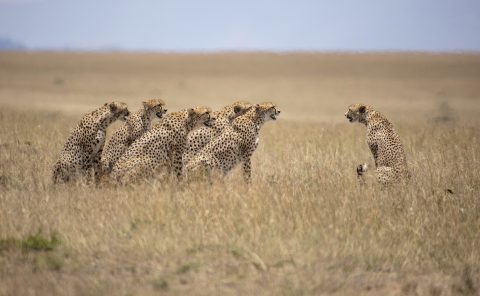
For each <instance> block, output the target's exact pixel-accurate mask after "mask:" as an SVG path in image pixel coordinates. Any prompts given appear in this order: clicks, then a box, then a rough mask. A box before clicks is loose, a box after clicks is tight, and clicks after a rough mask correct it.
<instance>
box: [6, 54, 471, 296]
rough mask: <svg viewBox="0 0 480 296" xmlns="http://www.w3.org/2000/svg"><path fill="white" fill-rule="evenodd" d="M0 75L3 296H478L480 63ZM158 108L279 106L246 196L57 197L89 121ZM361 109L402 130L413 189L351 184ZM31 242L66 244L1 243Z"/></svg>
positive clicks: (53, 59) (187, 61) (73, 192)
mask: <svg viewBox="0 0 480 296" xmlns="http://www.w3.org/2000/svg"><path fill="white" fill-rule="evenodd" d="M0 65H1V66H0V240H1V241H3V242H4V243H3V245H2V243H0V279H1V280H0V295H12V294H14V295H26V294H38V295H47V294H48V295H55V294H79V295H104V294H110V295H112V294H114V295H129V294H130V295H131V294H134V295H149V294H158V293H161V294H174V295H176V294H202V295H212V294H240V295H246V294H247V295H248V294H270V295H282V294H283V295H299V294H307V295H309V294H337V295H345V294H349V295H358V294H373V295H386V294H397V295H400V294H408V295H412V294H415V293H416V294H419V295H457V294H465V295H469V294H470V295H475V293H479V291H480V245H479V244H480V233H479V231H478V230H479V229H480V201H479V192H480V150H479V148H478V147H480V132H479V123H480V120H479V119H478V116H477V114H478V112H479V111H480V107H479V106H480V104H479V98H480V71H479V70H478V69H480V67H479V66H480V57H479V56H476V55H470V56H468V55H428V54H377V55H373V54H372V55H370V54H365V55H348V54H342V55H341V54H288V55H272V54H221V55H173V54H172V55H154V54H59V53H57V54H47V53H41V54H37V53H35V54H12V53H2V54H0ZM149 96H161V97H162V98H163V99H165V101H166V102H167V108H168V109H169V110H170V111H173V110H176V109H180V108H184V107H188V106H192V105H196V104H197V103H201V104H205V105H210V106H212V107H214V108H218V107H219V106H221V105H223V104H226V103H228V102H230V101H232V100H233V99H237V98H249V99H251V100H252V101H254V102H257V101H263V100H271V101H274V102H276V103H278V105H279V107H280V109H281V110H282V114H281V116H280V118H279V120H278V121H277V122H269V123H267V124H266V125H265V126H264V128H263V129H262V132H261V138H260V146H259V149H258V150H257V152H256V154H255V155H254V159H253V183H252V185H251V186H246V185H245V184H244V183H243V182H242V178H241V173H240V172H239V171H238V170H235V171H234V172H233V173H232V174H231V175H230V176H229V177H228V178H227V179H226V180H225V181H224V182H220V181H216V182H214V184H213V185H210V184H208V183H207V182H201V181H200V182H192V183H190V184H183V185H179V184H177V183H176V182H173V181H168V180H160V179H157V180H152V181H150V182H147V183H142V184H139V185H135V186H127V187H117V188H115V187H106V188H92V187H91V186H87V185H82V184H80V185H66V186H58V187H54V186H53V185H52V184H51V180H50V177H51V175H50V173H51V172H50V169H51V166H52V164H53V162H54V160H55V158H56V157H57V156H58V153H59V151H60V149H61V147H62V145H63V141H64V140H65V138H66V136H67V135H68V133H69V129H70V128H72V127H73V126H74V125H75V124H76V122H77V121H78V119H79V118H80V116H81V115H82V112H85V111H87V110H89V109H93V108H95V107H96V106H97V105H99V104H101V103H103V102H104V101H106V100H108V99H109V98H112V97H115V98H117V97H120V98H122V99H124V100H125V101H126V102H127V103H129V104H130V105H131V106H132V109H136V108H139V107H140V102H141V100H142V99H144V98H145V97H149ZM358 100H362V101H365V102H367V103H370V104H372V105H374V106H376V107H377V108H378V109H379V110H381V111H383V113H384V114H385V115H386V116H387V117H388V118H390V120H391V121H392V122H393V123H394V124H395V126H396V127H397V129H398V132H399V134H400V136H401V138H402V141H403V143H404V145H405V148H406V153H407V160H408V163H409V165H410V168H411V170H412V172H413V179H412V181H411V183H410V184H408V185H406V186H398V187H393V188H390V189H388V190H382V189H381V188H380V187H378V186H376V185H375V184H374V182H373V181H374V180H373V179H370V180H369V181H370V185H369V186H368V187H367V188H363V189H362V188H360V187H359V186H358V184H357V180H356V177H355V167H356V165H357V164H359V163H361V162H364V161H369V162H370V163H372V160H371V155H370V153H369V151H368V148H367V146H366V144H365V139H364V136H365V129H364V127H362V126H361V125H359V124H349V123H348V122H347V121H346V120H345V119H344V118H343V113H344V112H345V111H346V108H347V106H348V104H349V103H351V102H355V101H358ZM113 128H114V127H113ZM446 189H450V190H451V191H452V192H453V194H451V193H449V192H447V191H446ZM39 230H41V233H43V234H44V235H45V237H47V238H48V237H49V235H50V234H55V235H56V236H57V237H58V238H59V240H60V244H59V246H57V247H56V248H55V249H54V250H53V251H31V250H25V249H22V248H20V247H18V245H19V244H10V243H8V242H11V241H16V240H18V241H20V240H22V239H25V238H26V237H28V236H29V235H31V234H36V233H38V231H39ZM2 246H3V248H2ZM16 246H17V247H16Z"/></svg>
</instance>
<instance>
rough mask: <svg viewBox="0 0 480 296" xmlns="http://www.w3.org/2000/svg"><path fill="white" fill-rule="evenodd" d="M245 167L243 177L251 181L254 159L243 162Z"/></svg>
mask: <svg viewBox="0 0 480 296" xmlns="http://www.w3.org/2000/svg"><path fill="white" fill-rule="evenodd" d="M242 168H243V178H244V180H245V182H247V183H250V182H251V180H252V161H251V159H250V158H248V159H246V160H245V161H244V162H243V163H242Z"/></svg>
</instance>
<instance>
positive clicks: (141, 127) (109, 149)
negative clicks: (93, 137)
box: [101, 99, 167, 174]
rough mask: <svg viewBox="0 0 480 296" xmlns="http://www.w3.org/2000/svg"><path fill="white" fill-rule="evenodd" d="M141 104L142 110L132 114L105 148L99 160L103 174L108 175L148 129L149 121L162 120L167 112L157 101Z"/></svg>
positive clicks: (161, 103)
mask: <svg viewBox="0 0 480 296" xmlns="http://www.w3.org/2000/svg"><path fill="white" fill-rule="evenodd" d="M142 104H143V108H141V109H140V110H138V111H137V112H134V113H132V114H131V115H130V116H129V117H128V119H127V121H126V122H125V123H123V125H122V126H121V127H120V128H119V129H118V130H117V131H116V132H115V133H114V134H113V136H112V137H111V138H110V140H109V141H108V143H107V145H106V146H105V149H104V150H103V153H102V159H101V164H102V172H103V173H105V174H109V173H110V172H111V171H112V168H113V165H114V164H115V163H116V162H117V160H118V159H119V158H120V156H122V155H123V153H125V151H126V150H127V148H128V147H129V146H130V145H131V144H132V143H133V142H134V141H135V140H136V139H138V138H140V136H141V135H143V134H144V133H145V132H146V131H147V130H148V129H149V128H150V123H151V121H152V120H153V119H154V118H155V117H158V118H162V116H163V114H165V112H167V109H165V103H164V102H163V101H162V100H159V99H152V100H148V101H145V102H142Z"/></svg>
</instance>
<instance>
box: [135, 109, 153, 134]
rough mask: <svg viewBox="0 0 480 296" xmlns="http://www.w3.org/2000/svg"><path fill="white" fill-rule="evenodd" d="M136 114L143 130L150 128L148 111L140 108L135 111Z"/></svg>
mask: <svg viewBox="0 0 480 296" xmlns="http://www.w3.org/2000/svg"><path fill="white" fill-rule="evenodd" d="M137 115H138V117H140V120H141V121H142V128H143V130H144V131H147V130H148V129H149V128H150V122H151V120H150V117H149V114H148V111H147V110H145V108H142V109H140V110H138V111H137ZM132 117H133V116H132Z"/></svg>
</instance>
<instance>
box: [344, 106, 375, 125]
mask: <svg viewBox="0 0 480 296" xmlns="http://www.w3.org/2000/svg"><path fill="white" fill-rule="evenodd" d="M370 110H371V107H370V106H368V105H365V104H352V105H350V106H349V107H348V111H347V112H346V113H345V117H347V119H348V121H350V122H355V121H358V122H363V123H364V122H366V118H367V114H368V112H369V111H370Z"/></svg>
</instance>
